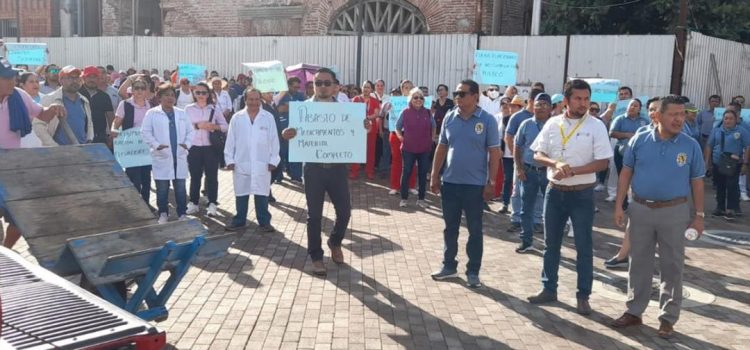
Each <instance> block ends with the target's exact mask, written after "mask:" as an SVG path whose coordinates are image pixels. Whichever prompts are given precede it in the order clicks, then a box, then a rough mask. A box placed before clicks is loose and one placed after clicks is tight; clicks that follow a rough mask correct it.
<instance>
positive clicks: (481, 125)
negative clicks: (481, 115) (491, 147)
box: [474, 123, 484, 135]
mask: <svg viewBox="0 0 750 350" xmlns="http://www.w3.org/2000/svg"><path fill="white" fill-rule="evenodd" d="M474 132H476V133H477V135H480V134H481V133H482V132H484V123H477V124H476V125H474Z"/></svg>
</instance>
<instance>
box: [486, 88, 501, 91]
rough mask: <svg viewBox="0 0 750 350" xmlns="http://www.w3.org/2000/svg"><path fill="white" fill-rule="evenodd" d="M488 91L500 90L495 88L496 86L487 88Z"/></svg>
mask: <svg viewBox="0 0 750 350" xmlns="http://www.w3.org/2000/svg"><path fill="white" fill-rule="evenodd" d="M487 91H500V90H498V89H495V88H489V89H487Z"/></svg>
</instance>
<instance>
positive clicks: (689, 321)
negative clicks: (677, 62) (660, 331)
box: [16, 171, 750, 350]
mask: <svg viewBox="0 0 750 350" xmlns="http://www.w3.org/2000/svg"><path fill="white" fill-rule="evenodd" d="M219 176H220V178H219V182H220V194H219V195H220V197H219V202H220V213H221V215H222V217H219V218H208V217H203V216H201V217H200V219H201V220H202V221H203V222H204V223H205V224H206V225H208V227H209V229H210V231H211V233H223V232H224V231H223V224H224V223H225V222H227V221H228V220H229V219H230V218H231V216H232V215H233V213H234V195H233V192H232V187H231V183H232V178H231V173H229V172H223V171H222V172H220V174H219ZM385 183H386V182H385V180H382V179H378V180H377V181H374V182H367V181H363V180H358V181H353V182H350V186H351V197H352V204H353V211H352V220H351V223H350V226H349V228H350V230H349V232H348V233H347V236H346V239H345V240H344V247H343V248H344V257H345V261H346V263H345V264H344V265H342V266H337V265H335V264H333V263H332V262H331V261H330V260H329V257H328V249H327V248H325V249H326V258H325V261H326V263H327V266H328V276H327V277H326V278H320V277H316V276H313V275H312V264H311V261H310V260H309V258H308V256H307V250H306V248H307V239H306V233H305V220H306V211H305V207H306V206H305V196H304V192H303V188H302V187H301V185H299V184H293V183H290V182H284V183H283V184H282V185H274V186H273V193H274V195H275V196H276V198H277V199H278V202H277V203H275V204H273V205H272V207H271V213H272V214H273V220H272V224H273V225H274V226H275V227H276V228H277V230H278V231H279V232H277V233H272V234H268V233H258V232H256V227H257V226H256V225H255V224H254V222H255V213H254V211H252V205H251V212H250V214H249V218H250V219H251V221H252V222H253V223H252V224H251V225H250V226H249V227H248V228H247V230H245V231H244V232H240V233H239V235H238V239H237V241H236V242H235V243H234V245H233V246H232V247H231V248H230V249H229V253H228V255H226V256H224V257H223V258H221V259H217V260H215V261H211V262H208V263H203V264H200V265H197V266H195V267H194V268H191V269H190V271H189V272H188V274H187V276H186V277H185V279H184V280H183V282H182V283H181V284H180V285H179V287H178V289H177V291H176V292H175V294H174V296H173V297H172V299H171V303H170V305H169V312H170V314H169V318H168V319H167V320H166V321H164V322H161V323H159V324H158V326H159V327H161V328H162V329H164V330H165V331H166V332H167V340H168V342H169V344H170V345H171V347H173V348H176V349H212V350H218V349H243V348H246V349H278V348H280V349H402V348H406V349H572V348H591V349H629V348H646V349H671V348H674V349H748V348H750V273H748V268H747V267H748V266H750V246H742V245H725V244H721V243H720V242H719V241H718V240H711V239H708V238H706V237H704V239H701V240H700V241H697V242H690V243H688V248H687V252H686V255H687V257H686V262H685V264H686V266H685V276H684V280H685V285H686V288H685V295H686V300H685V302H684V308H683V311H682V314H681V318H680V321H679V322H678V323H677V325H676V326H675V329H676V330H677V332H678V335H677V336H676V337H675V338H673V339H671V340H663V339H661V338H658V337H657V336H656V329H657V328H658V324H659V322H658V320H657V318H656V317H657V312H658V309H657V307H655V306H654V305H656V303H652V305H651V306H650V307H649V308H648V310H647V311H646V313H645V314H644V319H643V320H644V325H643V326H641V327H634V328H630V329H627V330H624V331H619V330H615V329H612V328H610V327H609V326H608V324H609V322H610V321H611V320H612V319H613V317H615V318H616V317H619V316H620V315H621V314H622V312H623V311H624V300H625V294H624V291H625V288H626V286H627V278H626V277H627V272H626V271H613V270H606V269H604V268H603V265H602V263H603V262H604V260H606V259H608V258H609V257H611V256H612V255H613V254H614V253H615V252H616V251H617V249H618V245H619V243H620V241H621V238H622V232H621V230H619V229H616V228H615V227H614V224H613V222H612V208H613V204H612V203H607V202H605V201H604V200H603V199H604V194H603V193H597V206H598V207H599V209H601V211H600V212H599V213H598V214H597V216H596V219H595V227H594V258H595V259H594V274H595V281H594V293H593V295H592V296H591V305H592V307H593V309H594V313H593V314H592V315H591V316H589V317H584V316H581V315H578V314H577V313H576V312H575V284H576V274H575V248H574V247H573V244H572V240H571V239H567V240H566V242H565V243H564V245H563V257H562V263H561V268H560V288H559V291H558V292H559V298H560V301H559V302H556V303H553V304H550V305H545V306H535V305H530V304H528V303H527V302H526V297H527V296H529V295H531V294H533V293H535V292H536V291H538V290H539V289H540V287H541V284H540V273H541V266H542V253H541V251H542V248H543V241H542V237H543V236H542V235H541V234H537V235H535V242H534V245H535V247H536V250H535V251H534V252H533V253H531V254H524V255H520V254H516V253H515V252H514V251H513V250H514V248H515V246H516V244H517V242H518V237H517V234H514V233H507V232H506V228H507V227H508V225H509V221H508V217H507V216H505V215H500V214H497V213H496V212H495V213H488V212H486V213H485V216H484V258H483V263H482V269H481V273H480V277H481V278H482V282H483V284H484V287H482V288H480V289H477V290H474V289H469V288H467V287H466V286H465V276H464V275H463V268H464V264H465V263H466V255H465V253H464V250H463V247H464V246H465V242H466V238H467V236H468V233H467V231H466V230H465V227H462V229H461V237H460V238H459V242H460V249H459V271H460V272H461V278H460V279H456V280H453V281H443V282H436V281H433V280H432V279H431V278H430V273H431V272H432V271H434V270H436V269H438V268H439V267H440V264H441V260H442V252H443V235H442V229H443V221H442V218H441V213H440V209H439V198H438V197H435V196H433V195H431V194H428V198H427V199H428V201H429V202H430V204H431V207H430V208H428V209H420V208H418V207H417V206H416V205H414V200H415V198H414V196H411V197H412V198H410V206H409V207H408V208H399V207H398V197H397V196H388V195H387V188H386V187H385ZM710 187H711V186H710V185H708V186H707V192H708V193H707V196H706V197H707V198H706V211H707V212H710V211H711V210H712V209H713V207H714V200H713V196H712V193H711V192H710ZM152 199H154V200H155V195H153V196H152ZM251 203H252V202H251ZM742 205H743V210H744V211H745V212H746V213H750V205H748V204H747V203H743V204H742ZM492 206H493V208H494V209H497V208H498V207H499V205H498V204H497V203H493V204H492ZM204 212H205V210H204ZM71 214H73V215H75V213H71ZM172 214H173V215H174V211H172ZM324 217H325V219H324V222H323V228H324V234H325V235H327V234H328V232H329V231H330V229H331V227H332V225H333V221H332V219H333V217H334V211H333V207H332V206H331V205H330V203H329V202H326V207H325V211H324ZM749 217H750V216H746V217H743V218H740V219H737V220H736V221H735V222H734V223H727V222H726V221H724V220H723V219H720V220H719V219H712V218H709V219H707V222H706V228H707V229H725V230H733V231H741V230H744V231H750V219H749ZM154 221H155V220H154ZM745 239H747V238H745ZM16 250H17V251H19V252H21V253H22V254H23V255H24V256H25V257H27V258H29V259H33V257H31V256H30V255H29V253H28V250H27V246H26V244H25V242H23V241H21V242H19V245H18V246H17V247H16ZM657 278H658V277H657ZM657 298H658V293H654V297H653V298H652V300H654V301H655V300H657Z"/></svg>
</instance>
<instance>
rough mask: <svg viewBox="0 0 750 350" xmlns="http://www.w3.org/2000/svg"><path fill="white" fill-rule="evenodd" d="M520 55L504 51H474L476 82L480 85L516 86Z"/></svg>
mask: <svg viewBox="0 0 750 350" xmlns="http://www.w3.org/2000/svg"><path fill="white" fill-rule="evenodd" d="M517 66H518V54H517V53H515V52H503V51H488V50H476V51H474V80H475V81H476V82H478V83H480V84H496V85H515V84H516V71H517V70H518V69H517Z"/></svg>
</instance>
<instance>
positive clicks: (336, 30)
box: [329, 0, 427, 35]
mask: <svg viewBox="0 0 750 350" xmlns="http://www.w3.org/2000/svg"><path fill="white" fill-rule="evenodd" d="M329 32H330V33H331V34H341V35H352V34H357V33H359V32H363V33H391V34H425V33H427V21H426V20H425V18H424V15H422V12H421V11H419V9H418V8H417V7H415V6H414V5H412V4H410V3H408V2H406V1H404V0H363V1H357V0H353V1H350V2H349V3H348V4H347V5H344V6H343V7H342V8H341V9H340V10H339V11H338V13H337V14H336V15H335V16H334V17H333V23H331V27H330V30H329Z"/></svg>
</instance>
